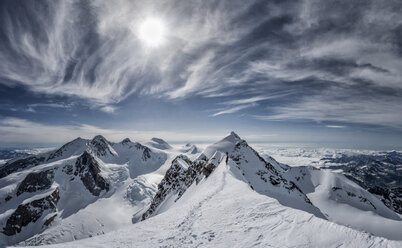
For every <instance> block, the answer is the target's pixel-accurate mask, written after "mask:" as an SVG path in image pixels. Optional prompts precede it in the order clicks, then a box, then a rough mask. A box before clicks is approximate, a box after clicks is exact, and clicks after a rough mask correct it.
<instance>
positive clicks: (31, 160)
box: [0, 156, 45, 178]
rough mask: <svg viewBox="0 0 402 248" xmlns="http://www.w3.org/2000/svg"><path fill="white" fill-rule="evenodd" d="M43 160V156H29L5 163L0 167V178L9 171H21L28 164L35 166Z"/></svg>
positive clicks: (9, 172) (8, 173)
mask: <svg viewBox="0 0 402 248" xmlns="http://www.w3.org/2000/svg"><path fill="white" fill-rule="evenodd" d="M44 161H45V157H36V156H31V157H28V158H23V159H19V160H17V161H14V162H11V163H6V164H5V165H3V166H2V167H0V178H3V177H6V176H8V175H10V174H11V173H14V172H17V171H21V170H23V169H25V168H27V167H29V166H37V165H39V164H41V163H43V162H44Z"/></svg>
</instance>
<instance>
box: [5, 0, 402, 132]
mask: <svg viewBox="0 0 402 248" xmlns="http://www.w3.org/2000/svg"><path fill="white" fill-rule="evenodd" d="M401 12H402V3H401V2H400V1H313V0H304V1H229V0H228V1H128V0H127V1H126V0H119V1H73V0H70V1H2V2H1V17H0V18H1V23H0V59H1V60H2V63H1V64H0V78H1V79H2V81H1V82H2V83H3V84H8V85H15V84H18V85H24V86H26V87H29V88H30V89H31V90H33V91H37V92H43V93H47V94H57V95H72V96H78V97H80V98H83V99H87V100H88V102H89V104H91V105H93V106H96V107H98V108H100V109H103V110H104V111H106V112H113V110H114V109H115V107H114V104H116V103H119V102H121V101H122V100H124V99H126V98H127V97H129V96H133V95H135V96H136V97H141V95H150V96H154V97H158V98H159V97H162V98H166V99H187V98H192V97H194V96H201V97H209V98H211V97H221V98H222V99H224V102H223V103H222V104H218V105H214V106H211V108H215V109H216V111H215V112H214V113H212V114H211V116H220V115H224V114H231V113H235V112H238V111H244V110H246V109H250V108H260V109H263V110H264V113H263V114H261V115H258V116H256V118H258V119H264V120H289V119H296V120H299V119H302V120H313V121H334V122H353V123H365V124H376V125H385V126H392V127H397V128H401V127H402V118H400V117H399V115H398V114H397V113H402V107H401V106H402V100H401V99H402V98H401V94H402V93H401V89H402V83H401V80H402V60H401V56H402V18H401V17H400V13H401ZM148 16H153V17H157V18H160V19H162V20H164V22H165V25H166V27H167V36H166V42H165V44H163V45H162V46H161V47H158V48H155V49H149V48H147V47H146V46H145V45H144V44H143V43H141V41H139V39H138V38H137V30H138V26H139V25H140V23H141V22H142V20H144V19H146V18H147V17H148Z"/></svg>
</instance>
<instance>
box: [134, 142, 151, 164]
mask: <svg viewBox="0 0 402 248" xmlns="http://www.w3.org/2000/svg"><path fill="white" fill-rule="evenodd" d="M135 148H137V149H138V150H142V160H143V161H147V159H149V158H151V149H149V148H148V147H146V146H143V145H141V144H140V143H136V144H135Z"/></svg>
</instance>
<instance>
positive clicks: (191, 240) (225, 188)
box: [45, 159, 402, 248]
mask: <svg viewBox="0 0 402 248" xmlns="http://www.w3.org/2000/svg"><path fill="white" fill-rule="evenodd" d="M230 163H231V162H230V161H229V164H226V159H223V160H222V161H221V162H220V164H219V165H218V166H217V168H216V169H215V170H214V172H212V173H211V174H210V176H209V177H208V178H206V179H204V180H201V181H200V182H199V183H198V184H192V185H191V186H190V187H189V188H188V189H187V191H186V192H185V193H184V194H183V195H182V197H181V198H180V199H179V200H177V202H176V203H175V204H173V205H172V206H171V207H170V208H169V209H167V210H166V211H165V212H163V213H161V214H158V215H156V216H154V217H152V218H149V219H147V220H145V221H142V222H139V223H136V224H134V225H132V226H129V227H126V228H123V229H120V230H118V231H114V232H111V233H107V234H105V235H101V236H97V237H94V238H90V239H82V240H78V241H74V242H71V243H63V244H59V245H51V246H45V247H55V248H56V247H58V248H62V247H108V248H109V247H132V246H133V245H134V246H136V247H137V246H138V247H160V246H163V247H178V246H181V247H388V248H392V247H395V248H396V247H401V245H402V242H398V241H390V240H387V239H385V238H380V237H375V236H373V235H370V234H368V233H365V232H360V231H357V230H354V229H352V228H349V227H346V226H342V225H338V224H335V223H331V222H328V221H326V220H324V219H322V218H317V217H316V216H314V215H312V214H310V213H307V212H305V211H300V210H297V209H293V208H289V207H286V206H283V205H281V204H280V203H279V202H278V201H277V200H276V199H274V198H271V197H267V196H266V195H263V194H259V193H257V192H256V191H254V190H252V189H251V188H250V186H249V185H248V183H246V182H245V181H244V180H240V179H238V175H236V174H235V172H234V171H233V170H231V165H230ZM233 166H235V165H233ZM378 224H380V223H378Z"/></svg>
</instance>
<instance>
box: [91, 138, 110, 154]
mask: <svg viewBox="0 0 402 248" xmlns="http://www.w3.org/2000/svg"><path fill="white" fill-rule="evenodd" d="M91 146H92V148H93V149H92V150H93V151H94V152H95V154H96V156H98V157H102V156H106V155H108V154H112V155H113V153H112V152H111V151H110V149H109V144H108V141H107V140H106V139H105V138H104V137H103V136H101V135H98V136H95V138H93V139H92V140H91Z"/></svg>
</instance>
